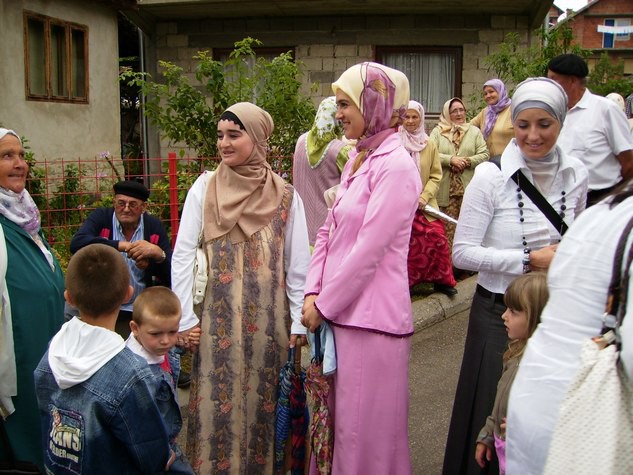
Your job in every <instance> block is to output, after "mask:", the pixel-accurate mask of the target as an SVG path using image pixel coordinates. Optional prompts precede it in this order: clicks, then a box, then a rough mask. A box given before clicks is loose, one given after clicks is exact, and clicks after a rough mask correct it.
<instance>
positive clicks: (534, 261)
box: [530, 244, 558, 271]
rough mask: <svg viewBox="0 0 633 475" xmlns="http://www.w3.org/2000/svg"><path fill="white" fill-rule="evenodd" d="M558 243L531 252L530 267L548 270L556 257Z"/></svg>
mask: <svg viewBox="0 0 633 475" xmlns="http://www.w3.org/2000/svg"><path fill="white" fill-rule="evenodd" d="M557 247H558V244H552V245H550V246H545V247H543V248H541V249H538V250H536V251H532V252H530V269H531V270H533V271H546V270H547V269H549V265H550V264H551V262H552V259H553V258H554V254H555V253H556V248H557Z"/></svg>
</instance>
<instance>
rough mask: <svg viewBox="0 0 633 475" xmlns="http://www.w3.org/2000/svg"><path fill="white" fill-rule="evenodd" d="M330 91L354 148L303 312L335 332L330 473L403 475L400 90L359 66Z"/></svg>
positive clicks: (408, 330)
mask: <svg viewBox="0 0 633 475" xmlns="http://www.w3.org/2000/svg"><path fill="white" fill-rule="evenodd" d="M332 89H333V90H334V92H335V94H336V103H337V105H338V112H337V114H336V118H337V119H338V120H340V121H341V123H342V125H343V130H344V132H345V137H347V138H348V139H358V142H357V143H356V147H355V150H353V151H352V152H350V160H349V162H348V163H347V165H346V166H345V169H344V170H343V175H342V177H341V186H340V188H339V191H338V193H337V195H336V199H335V201H334V204H333V206H332V209H331V210H330V211H329V212H328V217H327V219H326V221H325V224H324V225H323V227H321V229H320V230H319V233H318V234H317V240H316V246H315V248H314V254H313V257H312V261H311V263H310V270H309V271H308V277H307V279H306V288H305V293H306V298H305V303H304V305H303V324H304V325H305V326H306V327H308V328H309V329H310V331H314V330H315V329H316V328H317V327H318V326H319V325H320V324H321V322H322V321H324V320H325V321H327V322H328V323H330V324H331V325H332V329H333V333H334V344H335V347H336V355H337V368H336V374H335V375H334V380H333V384H332V386H331V387H332V391H333V394H331V398H330V402H331V403H332V406H331V409H332V411H333V413H334V452H333V456H334V459H333V463H332V466H331V473H358V474H360V473H397V474H410V473H411V459H410V454H409V441H408V409H409V386H408V373H409V353H410V349H411V338H410V336H411V335H412V334H413V318H412V311H411V300H410V297H409V286H408V282H407V250H408V244H409V237H410V234H411V222H412V220H413V216H414V214H415V210H416V209H417V207H418V199H419V197H420V192H421V191H422V186H421V182H420V175H419V173H418V171H417V169H416V167H415V164H414V162H413V160H411V156H410V155H409V154H408V153H407V151H406V150H405V148H404V147H403V146H402V143H401V141H400V137H399V136H398V133H397V131H398V128H397V127H398V125H399V124H401V123H402V120H403V119H404V115H405V112H406V108H407V104H408V103H409V81H408V80H407V77H406V76H405V75H404V74H403V73H402V72H400V71H397V70H395V69H391V68H388V67H386V66H383V65H381V64H377V63H369V62H368V63H361V64H357V65H355V66H352V67H351V68H349V69H348V70H346V71H345V72H344V73H343V74H342V75H341V77H340V78H339V79H338V80H337V81H336V82H335V83H334V84H332ZM322 460H323V458H321V457H318V456H317V457H316V461H317V463H319V462H321V461H322ZM313 468H314V467H313ZM320 468H321V469H323V471H321V472H320V473H330V470H329V467H326V466H320Z"/></svg>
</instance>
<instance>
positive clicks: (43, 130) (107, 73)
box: [0, 0, 121, 160]
mask: <svg viewBox="0 0 633 475" xmlns="http://www.w3.org/2000/svg"><path fill="white" fill-rule="evenodd" d="M24 10H28V11H32V12H36V13H40V14H42V15H46V16H49V17H54V18H57V19H61V20H64V21H69V22H74V23H78V24H81V25H85V26H87V28H88V64H89V68H88V70H89V72H88V77H89V101H88V103H87V104H72V103H60V102H42V101H32V100H27V99H26V89H25V74H26V73H25V68H24V62H25V53H24V33H23V23H24V22H23V13H24ZM0 35H1V40H0V64H2V65H3V66H4V72H3V74H2V87H1V88H0V104H2V107H0V124H2V125H3V126H5V127H10V128H13V129H15V130H16V131H17V132H18V133H19V134H21V135H24V136H26V137H27V138H28V140H29V146H30V147H31V148H32V150H33V151H34V152H35V158H36V159H38V160H41V159H47V160H48V159H57V158H62V157H63V158H68V159H71V158H73V159H75V158H79V157H90V158H92V157H95V156H96V155H99V154H100V153H101V152H103V151H109V152H110V153H111V154H112V155H113V156H114V157H115V158H117V157H120V156H121V145H120V122H121V119H120V112H119V84H118V81H117V75H118V37H117V14H116V11H115V10H114V9H112V8H111V7H108V6H105V5H102V4H100V3H98V2H85V1H82V0H77V1H73V0H56V1H54V2H53V1H50V0H0Z"/></svg>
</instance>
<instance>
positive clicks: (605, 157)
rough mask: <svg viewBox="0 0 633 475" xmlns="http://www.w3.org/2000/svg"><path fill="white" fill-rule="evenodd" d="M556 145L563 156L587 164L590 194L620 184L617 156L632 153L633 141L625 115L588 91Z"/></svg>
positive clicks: (566, 122) (620, 174) (603, 98)
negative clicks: (625, 152) (627, 151)
mask: <svg viewBox="0 0 633 475" xmlns="http://www.w3.org/2000/svg"><path fill="white" fill-rule="evenodd" d="M557 143H558V145H559V146H560V148H562V149H563V151H564V152H566V153H567V154H569V155H571V156H572V157H576V158H578V159H580V160H581V161H582V162H583V163H584V164H585V166H586V167H587V171H588V172H589V189H590V190H602V189H604V188H609V187H611V186H613V185H615V184H617V183H619V182H620V180H622V173H621V166H620V162H619V161H618V159H617V158H616V155H618V154H619V153H621V152H624V151H625V150H633V137H632V136H631V131H630V129H629V124H628V122H627V120H626V116H625V115H624V112H622V110H621V109H620V108H619V107H618V106H617V105H616V104H615V103H613V102H612V101H610V100H609V99H607V98H605V97H601V96H597V95H595V94H592V93H591V92H590V91H589V89H586V90H585V93H584V94H583V96H582V97H581V98H580V101H578V103H577V104H576V105H575V106H574V107H572V108H571V109H570V110H569V111H568V112H567V117H566V118H565V124H564V125H563V128H562V130H561V132H560V136H559V137H558V142H557Z"/></svg>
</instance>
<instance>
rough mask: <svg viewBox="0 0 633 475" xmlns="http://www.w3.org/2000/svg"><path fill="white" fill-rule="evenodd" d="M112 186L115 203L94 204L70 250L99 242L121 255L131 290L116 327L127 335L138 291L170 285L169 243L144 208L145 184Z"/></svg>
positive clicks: (156, 219) (159, 225) (128, 182)
mask: <svg viewBox="0 0 633 475" xmlns="http://www.w3.org/2000/svg"><path fill="white" fill-rule="evenodd" d="M113 188H114V201H113V205H114V207H113V208H97V209H96V210H94V211H93V212H92V213H90V215H89V216H88V218H87V219H86V221H85V222H84V223H83V224H82V225H81V227H80V228H79V230H78V231H77V233H76V234H75V235H74V236H73V239H72V241H71V243H70V251H71V252H72V253H75V252H77V251H78V250H79V249H81V248H82V247H84V246H87V245H88V244H93V243H101V244H107V245H108V246H112V247H113V248H115V249H117V250H118V251H120V252H121V254H122V255H123V258H124V259H125V261H126V263H127V266H128V269H129V270H130V285H132V286H133V287H134V294H133V295H132V298H131V299H130V301H129V302H126V303H125V304H123V305H122V306H121V309H120V311H119V318H118V320H117V325H116V331H117V333H119V334H120V335H121V336H123V337H124V338H127V336H128V335H129V334H130V320H131V319H132V304H133V303H134V300H135V299H136V297H137V295H138V294H139V293H141V292H142V291H143V290H144V289H145V288H146V287H150V286H153V285H164V286H166V287H169V286H170V285H171V246H170V244H169V238H168V237H167V231H166V230H165V227H164V226H163V224H162V223H161V222H160V220H159V219H158V218H156V217H155V216H152V215H150V214H148V213H147V212H146V210H147V199H148V198H149V190H148V189H147V187H146V186H145V185H143V184H142V183H139V182H137V181H120V182H118V183H115V185H114V187H113Z"/></svg>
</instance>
